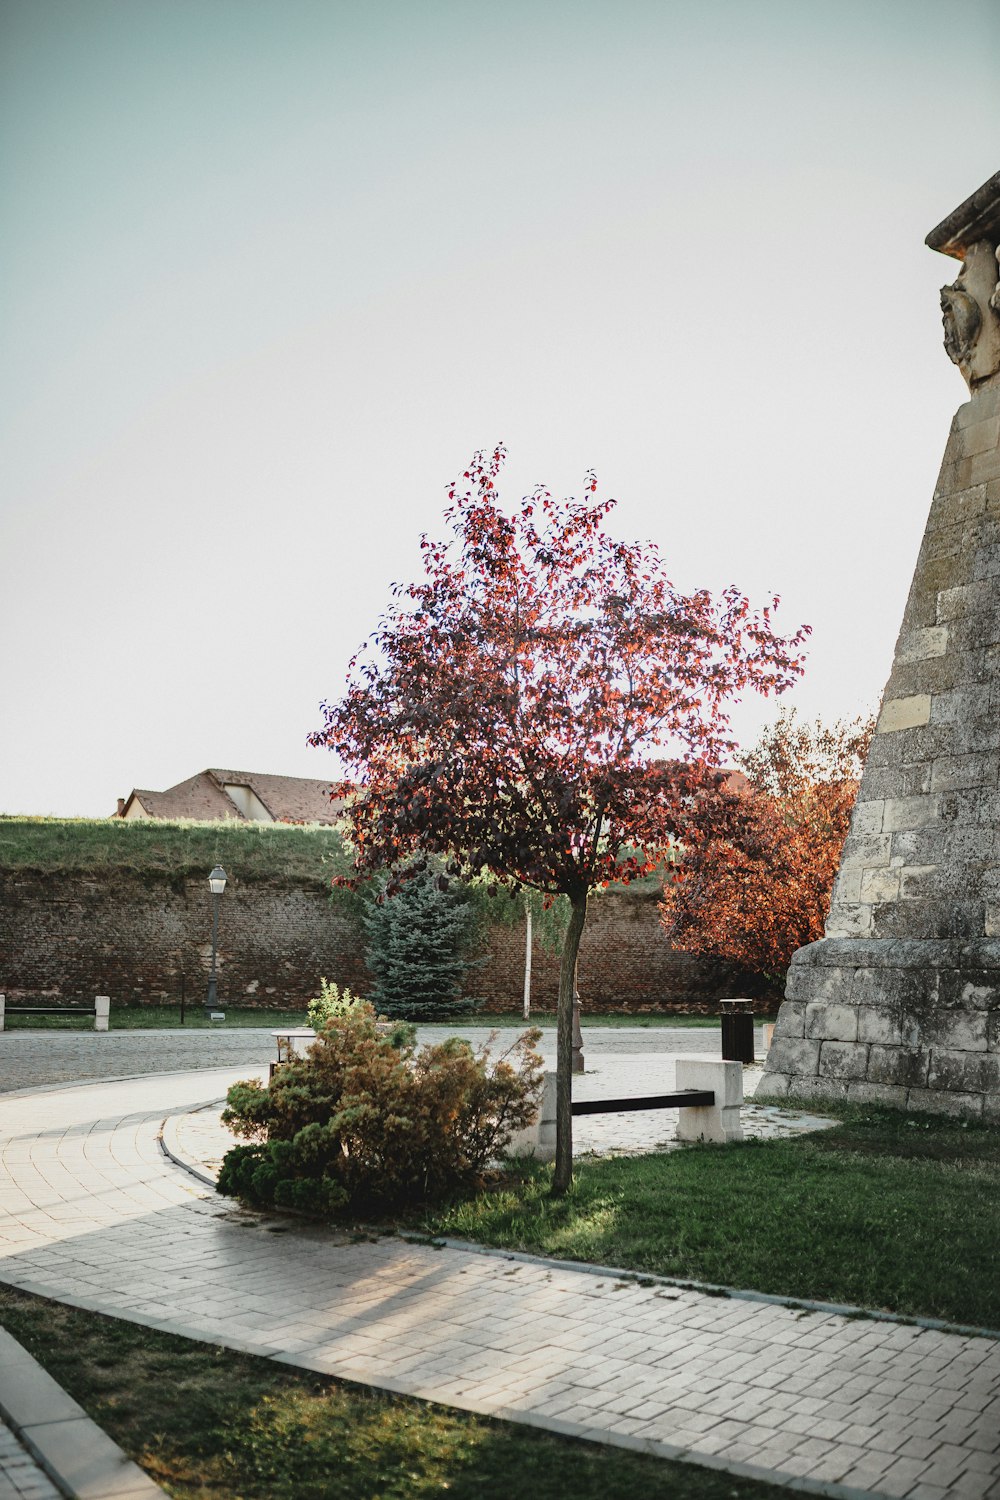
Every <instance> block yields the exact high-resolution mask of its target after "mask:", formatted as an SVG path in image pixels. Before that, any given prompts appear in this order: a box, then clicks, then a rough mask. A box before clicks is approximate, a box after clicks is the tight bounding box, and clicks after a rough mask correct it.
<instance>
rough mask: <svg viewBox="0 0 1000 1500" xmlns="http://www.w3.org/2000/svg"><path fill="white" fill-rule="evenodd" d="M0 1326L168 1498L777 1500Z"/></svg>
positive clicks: (613, 1451)
mask: <svg viewBox="0 0 1000 1500" xmlns="http://www.w3.org/2000/svg"><path fill="white" fill-rule="evenodd" d="M0 1323H2V1324H3V1326H5V1327H6V1328H8V1329H9V1330H10V1332H11V1333H12V1334H13V1336H14V1337H15V1338H16V1339H18V1340H19V1341H20V1342H21V1343H22V1344H24V1346H25V1347H26V1348H27V1349H29V1350H30V1352H31V1353H32V1354H33V1355H34V1356H35V1358H36V1359H38V1360H39V1361H40V1362H41V1363H42V1364H43V1365H44V1366H45V1368H46V1369H47V1370H48V1371H49V1372H50V1373H51V1374H52V1375H53V1376H54V1377H55V1378H56V1379H57V1380H58V1381H59V1382H60V1383H61V1384H62V1385H64V1386H65V1388H66V1389H67V1390H68V1391H69V1392H70V1394H71V1395H73V1396H74V1397H75V1398H76V1400H77V1401H79V1402H80V1404H81V1405H82V1406H83V1407H84V1408H85V1409H86V1411H88V1412H89V1414H90V1415H91V1416H92V1417H93V1418H94V1419H95V1420H96V1421H97V1422H98V1423H99V1424H100V1425H101V1426H102V1427H103V1428H104V1429H105V1431H106V1432H108V1433H109V1434H110V1435H111V1436H112V1437H113V1438H114V1439H115V1441H116V1442H117V1443H119V1444H120V1446H121V1447H122V1448H124V1449H125V1451H126V1453H128V1454H129V1455H130V1456H131V1457H132V1458H134V1459H135V1460H136V1461H137V1462H138V1463H140V1464H141V1465H142V1467H143V1468H144V1469H145V1470H146V1471H147V1473H149V1474H150V1475H151V1476H152V1477H153V1478H154V1479H155V1480H156V1481H157V1483H158V1484H160V1485H162V1487H163V1488H164V1489H165V1490H166V1492H167V1494H168V1495H172V1496H174V1497H175V1500H423V1497H427V1496H431V1495H441V1494H444V1493H447V1494H448V1496H449V1497H451V1500H566V1497H567V1496H572V1497H573V1500H637V1497H640V1500H682V1497H683V1500H783V1497H784V1500H787V1491H786V1490H781V1489H778V1488H776V1487H775V1486H772V1485H768V1484H759V1483H755V1482H753V1481H750V1480H744V1479H734V1478H732V1477H731V1476H730V1475H727V1474H720V1473H715V1472H713V1471H712V1470H710V1469H700V1468H697V1467H695V1466H692V1465H681V1464H676V1463H670V1462H667V1461H666V1460H663V1459H656V1458H651V1457H648V1456H646V1455H643V1454H637V1453H632V1452H629V1451H627V1450H623V1449H620V1448H609V1447H603V1446H599V1445H597V1444H592V1443H582V1442H575V1441H571V1440H568V1439H564V1438H557V1437H553V1436H550V1435H549V1434H547V1433H543V1432H539V1431H536V1430H534V1429H532V1428H529V1427H518V1426H516V1425H514V1424H512V1423H508V1422H493V1421H488V1420H485V1419H482V1418H478V1417H472V1416H467V1415H465V1414H463V1413H462V1412H458V1411H454V1410H452V1409H449V1408H447V1407H443V1406H434V1405H431V1404H429V1403H426V1402H421V1401H415V1400H409V1399H406V1398H403V1397H398V1396H389V1395H384V1394H380V1393H378V1392H375V1391H372V1390H369V1389H367V1388H365V1387H363V1386H356V1385H346V1384H342V1383H340V1382H338V1381H334V1380H328V1379H324V1378H321V1377H318V1376H313V1375H308V1374H305V1373H300V1372H298V1371H295V1370H291V1369H289V1368H288V1367H287V1366H282V1365H275V1364H272V1363H270V1362H269V1361H268V1360H265V1359H259V1358H254V1357H252V1356H248V1355H242V1354H234V1353H230V1352H228V1351H227V1350H224V1349H219V1348H216V1347H215V1346H213V1345H211V1344H201V1343H196V1342H195V1341H193V1340H190V1339H182V1338H177V1337H175V1336H173V1335H170V1334H163V1333H156V1332H153V1331H151V1330H150V1329H147V1328H141V1327H139V1326H137V1325H135V1324H131V1323H125V1322H122V1321H120V1320H118V1319H116V1318H105V1317H101V1316H99V1315H98V1314H95V1313H86V1312H82V1311H80V1310H79V1309H77V1308H71V1307H64V1306H62V1305H61V1304H59V1303H53V1302H48V1301H44V1300H43V1299H41V1298H39V1297H32V1296H29V1295H27V1294H26V1293H23V1292H16V1291H13V1290H11V1289H9V1288H4V1287H0Z"/></svg>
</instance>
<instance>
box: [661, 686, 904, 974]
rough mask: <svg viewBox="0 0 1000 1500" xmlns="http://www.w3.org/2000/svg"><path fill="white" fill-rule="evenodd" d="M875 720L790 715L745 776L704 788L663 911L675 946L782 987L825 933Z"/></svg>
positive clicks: (753, 756)
mask: <svg viewBox="0 0 1000 1500" xmlns="http://www.w3.org/2000/svg"><path fill="white" fill-rule="evenodd" d="M873 727H874V721H873V720H870V719H869V720H863V719H856V720H854V721H852V722H850V723H836V724H833V725H829V726H824V725H823V724H821V723H820V722H818V721H817V722H816V723H815V724H803V723H799V722H798V721H797V719H796V717H795V714H794V712H792V713H783V714H781V715H780V716H779V718H778V721H777V723H776V724H775V725H774V726H773V727H772V728H771V729H769V730H767V731H766V732H765V733H764V734H763V735H762V736H761V739H760V742H759V744H758V745H757V746H756V748H755V749H754V750H752V751H750V752H748V753H747V754H746V755H744V756H742V757H741V758H740V760H739V764H740V765H741V766H742V768H743V771H744V772H745V776H744V777H739V778H736V777H734V778H731V779H730V780H729V781H728V782H726V783H724V784H723V785H721V786H720V787H719V788H718V789H717V790H709V791H707V792H703V793H702V794H701V798H700V800H701V803H702V806H701V809H700V812H699V815H698V816H697V817H695V818H692V820H691V823H690V825H689V827H688V828H687V830H686V831H685V834H684V851H683V855H682V857H681V859H680V860H679V861H678V863H677V864H676V865H675V866H674V867H673V870H672V873H671V876H670V878H668V880H667V882H666V884H665V887H664V892H663V901H662V903H661V908H660V910H661V914H662V921H663V926H664V928H665V930H666V932H667V934H668V935H669V937H670V939H671V941H672V942H673V943H674V945H675V947H678V948H682V949H684V950H685V951H686V952H688V953H694V954H698V955H699V956H701V957H706V958H717V959H723V960H725V961H727V962H728V963H732V964H736V965H737V966H738V967H740V968H742V969H744V970H746V971H747V973H748V974H749V975H753V976H755V977H757V978H758V979H759V980H763V987H764V988H765V989H766V990H767V991H768V992H770V993H772V994H780V991H781V988H782V983H783V978H784V973H785V970H786V969H787V968H788V965H789V963H790V962H791V957H792V954H793V953H794V952H795V950H796V949H797V948H802V947H805V945H806V944H807V943H813V942H815V941H816V940H817V939H818V938H821V937H822V936H823V929H824V924H825V922H826V918H827V913H828V912H829V909H830V895H831V892H832V890H833V881H834V877H835V876H836V873H837V867H838V866H839V864H840V855H841V850H842V849H843V847H844V839H845V838H846V837H847V829H848V825H849V823H850V818H851V809H852V807H853V806H854V799H855V797H856V795H857V790H858V783H859V781H860V778H861V771H862V768H863V766H864V761H865V756H866V755H867V753H868V745H869V743H870V741H871V736H872V730H873Z"/></svg>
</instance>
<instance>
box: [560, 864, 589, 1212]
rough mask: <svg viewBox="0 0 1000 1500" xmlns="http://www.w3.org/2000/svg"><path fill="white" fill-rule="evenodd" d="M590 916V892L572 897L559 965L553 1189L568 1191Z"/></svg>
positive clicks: (570, 1174)
mask: <svg viewBox="0 0 1000 1500" xmlns="http://www.w3.org/2000/svg"><path fill="white" fill-rule="evenodd" d="M586 920H587V893H586V891H584V893H583V895H582V896H574V897H573V898H572V900H571V909H570V916H569V925H568V926H567V928H566V936H565V937H564V939H563V950H562V963H561V964H560V968H559V1012H558V1016H557V1018H556V1169H555V1173H554V1175H553V1178H552V1191H553V1193H554V1194H556V1195H557V1196H559V1195H561V1194H563V1193H565V1192H566V1190H567V1188H568V1187H569V1185H570V1183H571V1182H572V1181H573V1114H572V1105H573V992H574V989H575V987H576V986H575V980H576V956H577V954H578V953H579V951H580V938H581V937H582V936H583V924H584V922H585V921H586Z"/></svg>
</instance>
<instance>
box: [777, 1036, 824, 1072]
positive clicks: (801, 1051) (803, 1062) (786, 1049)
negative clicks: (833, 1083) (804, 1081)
mask: <svg viewBox="0 0 1000 1500" xmlns="http://www.w3.org/2000/svg"><path fill="white" fill-rule="evenodd" d="M819 1049H820V1043H819V1042H814V1041H809V1040H808V1039H806V1038H805V1037H802V1038H799V1037H779V1036H777V1035H775V1038H774V1041H773V1042H772V1044H771V1052H770V1057H769V1060H770V1058H773V1059H774V1070H775V1072H777V1073H789V1074H791V1075H792V1076H793V1077H794V1076H803V1077H807V1078H808V1077H814V1076H815V1075H816V1074H817V1073H818V1072H819Z"/></svg>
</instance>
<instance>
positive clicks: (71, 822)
mask: <svg viewBox="0 0 1000 1500" xmlns="http://www.w3.org/2000/svg"><path fill="white" fill-rule="evenodd" d="M216 864H221V865H222V866H223V867H224V868H225V869H226V870H228V871H229V872H230V873H234V874H236V875H237V876H238V878H239V879H240V880H241V881H249V882H252V881H279V882H280V881H282V880H290V881H295V882H299V883H302V882H304V883H306V884H315V885H318V886H322V887H324V888H327V887H329V884H330V880H331V878H332V877H333V876H334V875H338V874H342V873H344V872H345V871H346V870H347V868H348V865H349V859H348V856H347V853H346V851H345V849H344V844H343V840H342V839H341V837H340V834H339V833H338V832H337V830H336V829H335V828H319V827H315V826H309V827H306V826H299V825H297V824H291V823H236V822H232V823H225V822H212V823H196V822H188V821H181V822H177V823H168V822H160V821H159V820H158V819H149V820H145V819H136V820H135V821H134V822H133V821H131V820H129V819H124V818H15V817H3V816H0V868H2V869H7V870H24V871H31V872H34V873H39V874H48V873H53V872H59V873H68V872H71V871H72V872H80V873H88V872H89V873H92V874H100V873H104V874H122V873H131V874H139V875H147V876H159V877H168V878H171V879H174V880H186V879H199V878H201V879H207V877H208V872H209V870H210V869H211V868H212V866H213V865H216Z"/></svg>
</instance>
